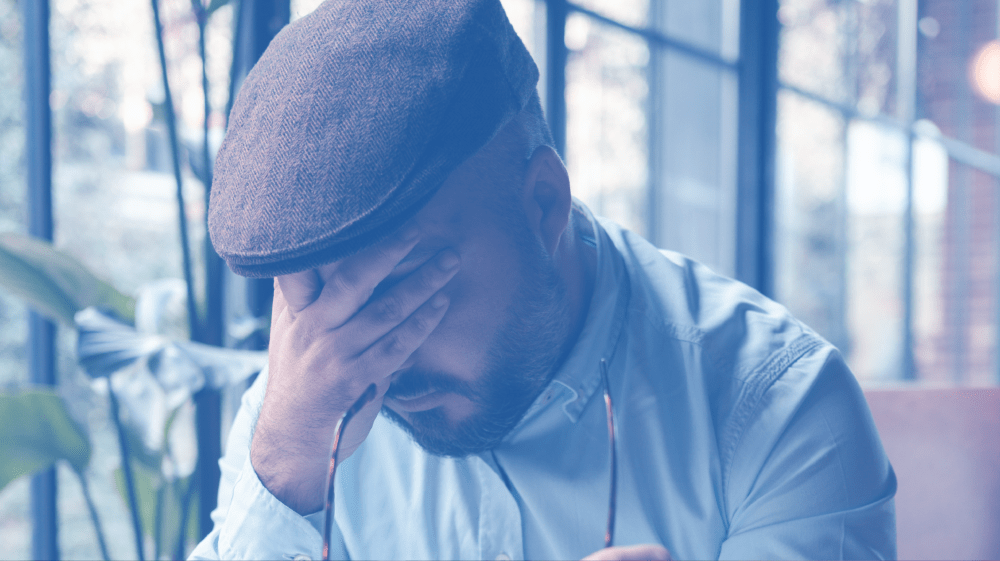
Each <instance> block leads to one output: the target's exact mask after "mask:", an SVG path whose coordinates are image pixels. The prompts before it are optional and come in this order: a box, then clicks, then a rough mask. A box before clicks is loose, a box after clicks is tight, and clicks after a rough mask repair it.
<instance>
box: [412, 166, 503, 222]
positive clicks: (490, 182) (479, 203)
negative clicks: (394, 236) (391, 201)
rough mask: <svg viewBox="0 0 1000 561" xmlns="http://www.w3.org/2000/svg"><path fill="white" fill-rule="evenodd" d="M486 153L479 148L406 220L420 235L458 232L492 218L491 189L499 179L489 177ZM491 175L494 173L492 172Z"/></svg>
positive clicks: (495, 186) (494, 187) (495, 187)
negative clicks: (417, 229)
mask: <svg viewBox="0 0 1000 561" xmlns="http://www.w3.org/2000/svg"><path fill="white" fill-rule="evenodd" d="M491 164H492V162H491V161H490V156H489V154H488V153H487V152H486V151H485V150H480V151H479V152H478V153H476V154H475V155H474V156H472V157H471V158H469V159H467V160H466V161H465V162H463V163H462V164H461V165H460V166H458V167H457V168H455V170H454V171H453V172H452V173H451V174H450V175H449V176H448V178H447V179H446V180H445V181H444V183H442V184H441V187H440V189H438V191H437V193H435V194H434V196H433V197H431V200H430V201H428V203H427V204H426V205H425V206H424V207H423V208H422V209H420V211H418V212H417V213H416V214H415V215H414V217H413V218H412V219H411V220H410V221H409V222H408V223H412V224H414V225H416V226H417V227H418V228H419V229H420V230H421V232H422V233H423V234H425V235H427V234H438V235H444V234H447V233H449V232H455V233H458V232H460V231H463V230H465V229H468V228H470V227H474V226H476V225H482V224H481V222H480V221H482V220H487V221H492V220H490V219H491V218H492V217H493V212H491V211H492V210H493V208H494V207H495V205H494V204H492V202H493V200H494V199H495V193H493V191H494V190H495V189H497V186H498V184H500V182H501V181H502V180H503V178H499V177H495V176H491V173H490V170H491V168H495V167H496V166H493V165H491ZM493 175H495V173H494V174H493Z"/></svg>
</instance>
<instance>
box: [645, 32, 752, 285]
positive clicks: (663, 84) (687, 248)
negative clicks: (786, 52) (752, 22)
mask: <svg viewBox="0 0 1000 561" xmlns="http://www.w3.org/2000/svg"><path fill="white" fill-rule="evenodd" d="M653 61H654V66H653V73H652V76H653V79H654V80H655V82H654V83H655V88H656V91H657V92H658V95H657V96H656V99H655V102H654V103H655V105H654V106H653V108H652V109H651V112H650V113H651V118H652V119H653V124H652V126H653V127H654V134H653V153H652V155H653V158H654V161H653V162H652V164H653V166H652V169H653V176H652V185H653V188H654V190H655V193H654V196H653V205H652V207H653V208H652V211H653V215H652V217H651V224H650V226H651V227H650V239H653V240H654V241H655V243H656V244H657V245H658V246H659V247H664V248H667V249H671V250H675V251H679V252H681V253H684V254H686V255H688V256H690V257H692V258H694V259H696V260H698V261H700V262H702V263H704V264H705V265H708V266H709V267H711V268H712V269H714V270H716V271H718V272H720V273H722V274H726V275H732V274H733V272H734V269H735V253H734V252H735V248H734V245H733V244H734V242H735V239H736V231H735V226H734V225H735V223H736V213H735V200H736V119H737V79H736V76H735V74H734V73H732V72H730V71H728V70H722V69H718V68H716V67H713V66H710V65H707V64H704V63H701V62H698V61H695V60H692V59H691V58H689V57H687V56H684V55H681V54H678V53H674V52H672V51H670V50H668V49H657V50H656V51H655V52H654V53H653Z"/></svg>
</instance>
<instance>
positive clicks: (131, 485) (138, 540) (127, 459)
mask: <svg viewBox="0 0 1000 561" xmlns="http://www.w3.org/2000/svg"><path fill="white" fill-rule="evenodd" d="M154 1H155V0H154ZM108 396H109V397H110V398H111V420H112V421H113V422H114V423H115V429H116V430H117V431H118V448H119V450H120V451H121V456H122V473H123V474H124V475H125V491H126V492H127V494H128V507H129V511H130V512H131V514H132V532H133V533H134V534H135V547H136V551H138V553H139V561H145V560H146V556H145V553H144V552H143V547H142V546H143V543H144V542H145V540H144V538H143V535H142V521H140V520H139V499H138V497H136V493H135V477H133V475H132V455H131V454H130V453H129V446H128V438H127V437H126V436H125V426H124V425H122V420H121V416H120V415H119V405H118V398H117V397H116V396H115V390H114V388H112V386H111V378H110V377H109V378H108Z"/></svg>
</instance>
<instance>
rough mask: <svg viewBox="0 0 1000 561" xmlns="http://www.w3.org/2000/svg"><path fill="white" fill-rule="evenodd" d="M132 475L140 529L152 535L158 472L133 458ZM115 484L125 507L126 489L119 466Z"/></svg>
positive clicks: (158, 481) (158, 484)
mask: <svg viewBox="0 0 1000 561" xmlns="http://www.w3.org/2000/svg"><path fill="white" fill-rule="evenodd" d="M132 477H133V479H134V480H135V498H136V501H138V503H139V519H140V520H142V529H143V531H144V532H145V534H146V535H147V536H152V535H153V528H154V525H155V521H156V490H157V489H158V488H159V486H160V480H161V478H160V472H159V470H155V469H151V468H149V467H147V466H146V465H144V464H143V463H141V462H138V461H135V460H133V461H132ZM115 486H116V487H118V493H119V494H120V495H121V497H122V500H123V501H125V505H126V507H127V506H128V490H127V488H126V485H125V472H124V471H122V468H120V467H119V468H117V469H115Z"/></svg>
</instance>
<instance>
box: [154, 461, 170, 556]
mask: <svg viewBox="0 0 1000 561" xmlns="http://www.w3.org/2000/svg"><path fill="white" fill-rule="evenodd" d="M166 485H167V483H166V482H165V481H162V480H161V481H160V485H159V487H157V488H156V515H155V516H154V518H153V559H159V558H160V549H161V548H160V542H161V541H163V501H164V498H163V497H164V494H165V493H164V487H165V486H166Z"/></svg>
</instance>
